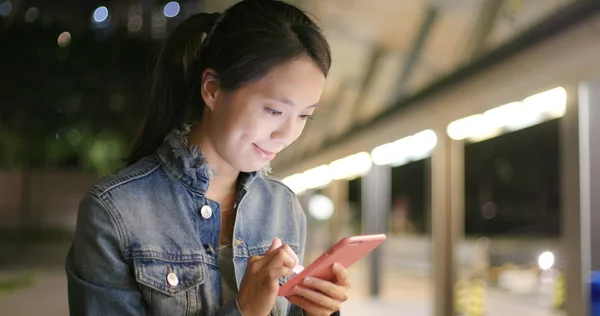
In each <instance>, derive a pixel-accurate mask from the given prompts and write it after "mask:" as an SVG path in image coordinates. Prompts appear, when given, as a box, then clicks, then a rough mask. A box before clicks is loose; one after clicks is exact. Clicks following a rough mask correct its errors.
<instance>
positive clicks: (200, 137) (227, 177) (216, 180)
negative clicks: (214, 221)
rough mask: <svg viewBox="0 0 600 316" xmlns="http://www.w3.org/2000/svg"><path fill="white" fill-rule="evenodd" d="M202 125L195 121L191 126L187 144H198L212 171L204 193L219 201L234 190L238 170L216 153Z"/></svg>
mask: <svg viewBox="0 0 600 316" xmlns="http://www.w3.org/2000/svg"><path fill="white" fill-rule="evenodd" d="M202 125H205V124H199V123H196V124H194V126H192V129H191V131H190V133H189V135H188V144H189V145H190V146H194V145H196V146H198V148H199V149H200V151H201V152H202V155H203V156H204V159H205V160H206V162H207V163H208V165H209V166H210V167H211V169H212V171H213V175H212V177H211V179H210V184H209V186H208V192H207V194H206V195H207V196H208V198H210V199H214V200H217V201H221V200H223V199H225V198H226V197H227V196H228V195H230V194H231V193H232V192H233V191H234V190H235V187H236V183H237V178H238V176H239V174H240V172H239V170H236V169H235V168H234V167H232V166H231V165H230V164H228V163H227V162H226V161H225V160H223V159H222V158H221V157H220V156H219V155H218V154H217V152H216V151H215V149H214V147H213V146H212V145H211V143H210V140H209V139H208V137H206V135H208V134H207V132H208V131H207V130H206V129H205V128H203V127H202Z"/></svg>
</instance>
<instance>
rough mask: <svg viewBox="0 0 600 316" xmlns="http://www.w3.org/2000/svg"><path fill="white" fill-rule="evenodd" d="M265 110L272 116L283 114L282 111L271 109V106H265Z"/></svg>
mask: <svg viewBox="0 0 600 316" xmlns="http://www.w3.org/2000/svg"><path fill="white" fill-rule="evenodd" d="M265 111H267V113H269V114H270V115H272V116H280V115H281V114H283V112H281V111H277V110H273V109H271V108H265Z"/></svg>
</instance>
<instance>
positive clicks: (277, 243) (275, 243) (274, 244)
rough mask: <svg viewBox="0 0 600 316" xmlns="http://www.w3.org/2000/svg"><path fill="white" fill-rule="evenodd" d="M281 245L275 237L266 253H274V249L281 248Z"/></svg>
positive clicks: (279, 240)
mask: <svg viewBox="0 0 600 316" xmlns="http://www.w3.org/2000/svg"><path fill="white" fill-rule="evenodd" d="M282 244H283V243H282V242H281V239H279V238H277V237H275V239H273V242H272V243H271V247H269V249H268V250H267V252H266V253H270V252H272V251H275V249H277V248H279V247H281V245H282Z"/></svg>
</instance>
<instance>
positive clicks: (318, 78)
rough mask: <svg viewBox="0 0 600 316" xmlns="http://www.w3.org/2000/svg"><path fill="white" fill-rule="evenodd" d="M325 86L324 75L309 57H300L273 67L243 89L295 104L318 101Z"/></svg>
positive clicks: (302, 104) (307, 103)
mask: <svg viewBox="0 0 600 316" xmlns="http://www.w3.org/2000/svg"><path fill="white" fill-rule="evenodd" d="M324 88H325V75H324V74H323V71H322V70H321V69H320V68H319V66H318V65H317V64H316V63H315V62H314V61H313V60H312V59H310V58H300V59H296V60H293V61H290V62H286V63H283V64H281V65H278V66H275V67H273V69H271V71H269V73H268V74H267V75H266V76H265V77H263V78H261V79H260V80H258V81H256V82H253V83H251V84H249V85H248V86H246V87H245V88H244V90H248V91H247V92H251V93H255V94H257V95H259V96H261V97H265V98H275V99H287V100H290V101H291V102H292V103H293V104H295V105H297V106H302V107H306V106H310V105H313V104H316V103H318V102H319V99H320V97H321V93H322V92H323V89H324Z"/></svg>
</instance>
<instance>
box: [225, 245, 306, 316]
mask: <svg viewBox="0 0 600 316" xmlns="http://www.w3.org/2000/svg"><path fill="white" fill-rule="evenodd" d="M297 263H298V256H296V254H295V253H294V251H293V250H292V248H290V246H288V245H283V246H282V243H281V240H279V239H278V238H275V240H273V243H272V244H271V247H270V248H269V250H268V251H267V254H266V255H265V256H252V257H250V258H249V259H248V265H247V266H246V272H245V273H244V278H243V279H242V282H241V284H240V291H239V293H238V295H237V302H238V306H239V307H240V310H241V311H242V314H243V315H244V316H265V315H268V314H269V313H270V312H271V310H272V309H273V306H274V305H275V299H276V298H277V292H278V291H279V277H282V276H290V275H292V274H293V272H292V269H293V268H294V266H295V265H296V264H297Z"/></svg>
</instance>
